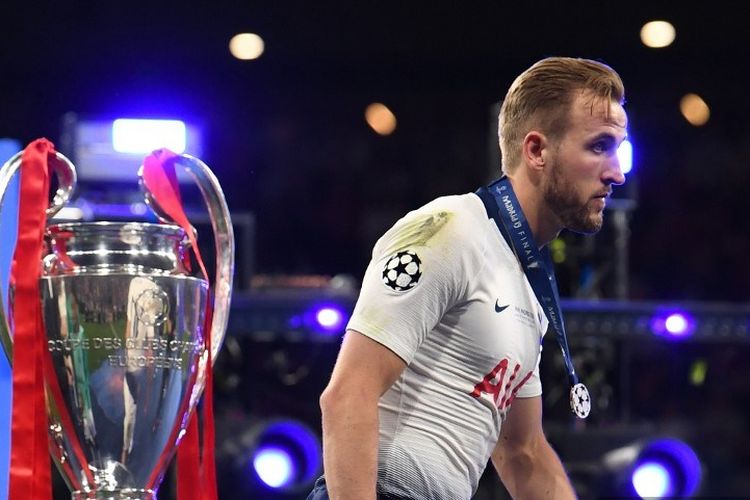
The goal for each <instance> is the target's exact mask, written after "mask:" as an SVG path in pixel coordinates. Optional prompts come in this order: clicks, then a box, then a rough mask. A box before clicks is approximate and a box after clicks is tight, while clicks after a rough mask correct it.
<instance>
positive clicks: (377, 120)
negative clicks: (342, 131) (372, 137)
mask: <svg viewBox="0 0 750 500" xmlns="http://www.w3.org/2000/svg"><path fill="white" fill-rule="evenodd" d="M365 121H366V122H367V124H368V125H369V126H370V128H372V129H373V130H374V131H375V133H376V134H378V135H390V134H392V133H393V131H394V130H396V115H394V114H393V111H391V110H390V109H388V106H386V105H385V104H382V103H380V102H374V103H372V104H370V105H369V106H367V109H365Z"/></svg>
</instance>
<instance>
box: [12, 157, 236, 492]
mask: <svg viewBox="0 0 750 500" xmlns="http://www.w3.org/2000/svg"><path fill="white" fill-rule="evenodd" d="M51 160H52V161H50V167H51V169H52V170H53V171H54V172H55V173H56V175H57V176H58V183H59V185H60V186H61V187H60V189H58V191H57V193H56V195H55V197H54V200H53V202H52V204H51V206H50V208H49V209H48V210H47V216H48V217H51V216H52V215H54V214H55V213H56V212H57V211H58V210H59V209H60V208H62V206H63V205H64V204H65V203H66V202H67V200H68V198H69V197H70V194H71V193H72V191H73V190H74V188H75V182H76V176H75V167H74V166H73V165H72V164H71V163H70V162H69V161H68V160H67V159H66V158H65V157H64V156H62V155H59V154H58V155H57V156H56V157H55V158H54V159H51ZM178 162H179V163H181V164H184V166H185V167H186V168H188V170H189V171H190V172H191V173H192V174H193V177H194V178H195V180H196V182H197V183H198V185H199V187H200V189H201V192H202V193H203V196H204V200H205V202H206V204H207V206H208V211H209V215H210V217H211V222H212V226H213V230H214V237H215V239H216V256H217V265H216V279H215V284H214V291H213V294H212V295H213V316H212V317H213V320H212V324H211V326H210V332H208V331H205V328H206V325H205V315H206V310H207V308H208V307H209V304H208V302H209V300H211V298H210V297H209V293H208V283H207V282H206V281H205V280H204V279H201V278H197V277H194V276H192V275H191V273H190V272H189V267H190V266H189V258H190V257H189V240H188V238H187V237H186V235H185V232H184V231H183V230H182V229H181V228H179V227H177V226H174V225H168V224H146V223H135V222H133V223H121V222H119V223H114V222H91V223H68V224H58V225H54V226H50V227H49V228H47V231H46V236H45V240H46V243H47V250H48V251H47V254H46V255H45V257H43V260H42V262H41V264H40V267H41V278H40V294H41V297H40V299H41V302H42V311H43V322H44V329H45V333H46V348H47V351H48V353H49V360H50V361H51V362H50V363H49V365H47V366H49V369H47V370H46V373H45V390H46V401H47V413H48V417H49V429H48V432H49V448H50V453H51V454H52V457H53V459H54V460H55V462H56V463H57V466H58V468H59V469H60V471H61V473H62V476H63V477H64V478H65V481H66V482H67V483H68V486H69V487H70V488H71V491H72V492H73V493H72V496H73V499H74V500H78V499H84V498H85V499H90V498H95V499H100V500H110V499H111V500H126V499H133V500H136V499H137V500H155V499H156V491H157V489H158V487H159V484H160V483H161V480H162V478H163V476H164V473H165V472H166V469H167V466H168V464H169V462H170V460H171V458H172V456H173V454H174V451H175V449H176V446H177V443H178V442H179V439H180V438H181V437H182V435H183V434H184V429H185V428H186V426H187V422H188V418H189V416H190V413H191V412H192V411H193V409H194V408H195V405H196V404H197V401H198V399H199V397H200V395H201V392H202V389H203V386H204V384H205V380H206V366H207V362H208V360H209V359H213V358H215V356H216V355H217V354H218V351H219V348H220V347H221V344H222V341H223V338H224V332H225V330H226V324H227V318H228V311H229V302H230V299H231V289H232V275H233V269H234V236H233V230H232V224H231V219H230V216H229V211H228V209H227V205H226V201H225V200H224V196H223V193H222V192H221V189H220V187H219V184H218V182H217V180H216V178H215V177H214V176H213V174H212V173H211V171H210V170H209V169H208V167H207V166H206V165H205V164H204V163H203V162H201V161H200V160H198V159H196V158H192V157H187V156H183V157H180V158H179V159H178ZM20 163H21V153H19V154H17V155H15V156H14V157H13V158H12V159H11V160H10V161H9V162H7V163H6V164H5V165H4V166H3V167H2V169H0V210H1V209H2V208H3V201H4V198H5V194H6V191H7V190H8V186H9V183H10V180H11V178H12V177H13V175H15V174H16V173H17V172H18V170H19V167H20ZM147 197H150V194H149V193H147ZM152 206H153V205H152ZM157 210H158V209H157ZM2 229H3V228H0V231H1V230H2ZM3 292H4V290H0V301H1V302H2V307H0V316H2V318H0V340H2V343H3V345H4V347H5V352H6V354H7V356H8V359H9V360H11V361H12V332H13V323H12V314H9V311H12V287H11V290H9V292H10V293H9V295H10V299H11V300H6V298H5V297H4V296H3ZM208 335H210V336H211V337H210V338H211V342H212V351H211V352H210V353H209V352H208V350H207V349H206V339H207V336H208ZM209 356H211V358H209Z"/></svg>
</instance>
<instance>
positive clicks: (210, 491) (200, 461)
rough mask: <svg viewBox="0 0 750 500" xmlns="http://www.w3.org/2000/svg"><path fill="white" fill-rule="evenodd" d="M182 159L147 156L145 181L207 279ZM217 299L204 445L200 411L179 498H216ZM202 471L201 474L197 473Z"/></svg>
mask: <svg viewBox="0 0 750 500" xmlns="http://www.w3.org/2000/svg"><path fill="white" fill-rule="evenodd" d="M177 158H179V157H178V156H177V155H176V154H175V153H173V152H171V151H169V150H168V149H159V150H157V151H154V152H153V153H152V154H151V155H149V156H147V157H146V159H145V160H144V162H143V182H144V183H145V185H146V187H147V188H148V190H149V192H150V193H151V195H152V196H153V198H154V200H155V201H156V202H157V203H158V205H159V207H160V208H161V209H162V210H163V211H164V212H165V213H166V214H167V215H168V216H169V217H170V218H171V219H172V220H173V221H174V222H175V223H177V224H178V225H179V226H180V227H182V229H183V230H185V233H186V234H187V236H188V239H189V240H190V246H191V247H192V249H193V252H195V258H196V261H197V262H198V265H199V266H200V269H201V272H202V273H203V276H204V278H205V279H206V281H207V282H208V273H207V272H206V268H205V266H204V265H203V259H202V258H201V254H200V250H199V249H198V242H197V240H196V238H195V232H194V231H193V227H192V225H191V224H190V221H189V220H188V218H187V215H186V214H185V211H184V209H183V206H182V200H181V196H180V189H179V185H178V183H177V174H176V172H175V167H174V164H175V160H177ZM212 305H213V302H212V298H211V293H210V290H209V296H208V300H207V307H206V316H205V321H204V328H203V331H204V332H205V342H206V352H207V353H208V355H207V356H206V358H207V359H206V379H205V388H204V394H203V429H202V430H203V446H202V447H201V445H200V443H199V432H200V429H199V426H198V416H197V411H195V412H193V414H192V415H191V416H190V420H189V422H188V426H187V429H186V433H185V435H184V436H183V438H182V443H181V444H180V446H179V447H178V448H177V475H178V477H177V497H178V499H179V500H215V499H216V498H217V490H216V466H215V457H214V454H215V436H214V414H213V367H212V364H213V362H212V356H211V354H212V348H211V322H212V311H213V307H212ZM196 471H200V474H195V472H196Z"/></svg>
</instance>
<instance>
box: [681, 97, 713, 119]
mask: <svg viewBox="0 0 750 500" xmlns="http://www.w3.org/2000/svg"><path fill="white" fill-rule="evenodd" d="M680 112H681V113H682V116H683V117H684V118H685V119H686V120H687V121H688V123H690V124H691V125H694V126H696V127H700V126H701V125H705V124H706V123H707V122H708V119H709V118H710V117H711V109H710V108H709V107H708V104H707V103H706V101H704V100H703V98H702V97H701V96H699V95H698V94H685V95H684V96H683V97H682V99H681V100H680Z"/></svg>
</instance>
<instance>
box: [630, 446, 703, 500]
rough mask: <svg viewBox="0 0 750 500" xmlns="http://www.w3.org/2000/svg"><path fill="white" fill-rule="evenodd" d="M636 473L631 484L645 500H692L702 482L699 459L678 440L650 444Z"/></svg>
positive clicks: (642, 451) (637, 463)
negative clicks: (678, 499)
mask: <svg viewBox="0 0 750 500" xmlns="http://www.w3.org/2000/svg"><path fill="white" fill-rule="evenodd" d="M632 470H633V472H632V474H631V483H632V486H633V489H634V490H635V493H637V494H638V495H639V496H640V497H641V498H665V497H676V498H689V497H691V496H693V495H694V494H695V493H696V491H697V490H698V486H699V485H700V481H701V463H700V460H699V459H698V456H697V455H696V454H695V452H694V451H693V449H692V448H690V446H688V445H687V444H686V443H685V442H683V441H680V440H679V439H674V438H661V439H656V440H653V441H650V442H648V443H647V444H646V445H645V446H644V447H643V449H642V450H641V451H640V453H639V454H638V458H637V459H636V461H635V464H634V465H633V469H632Z"/></svg>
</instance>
